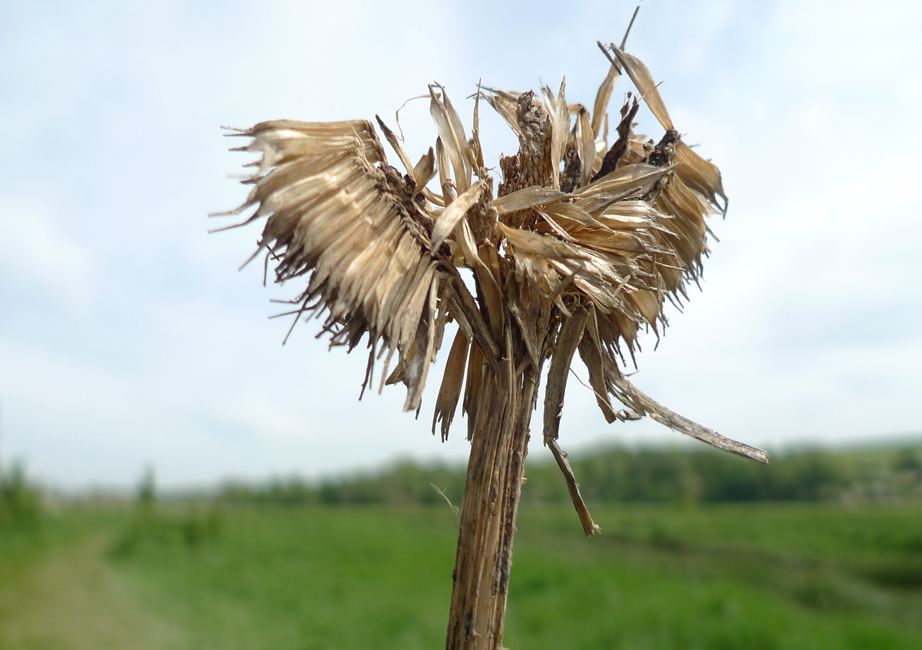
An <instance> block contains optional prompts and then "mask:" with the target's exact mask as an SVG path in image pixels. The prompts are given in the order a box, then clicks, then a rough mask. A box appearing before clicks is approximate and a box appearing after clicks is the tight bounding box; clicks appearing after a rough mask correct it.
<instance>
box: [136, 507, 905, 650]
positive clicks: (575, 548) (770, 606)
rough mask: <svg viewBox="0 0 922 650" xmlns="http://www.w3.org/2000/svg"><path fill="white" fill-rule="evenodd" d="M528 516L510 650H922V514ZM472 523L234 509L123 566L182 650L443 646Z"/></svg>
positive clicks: (520, 542) (635, 510)
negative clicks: (456, 571)
mask: <svg viewBox="0 0 922 650" xmlns="http://www.w3.org/2000/svg"><path fill="white" fill-rule="evenodd" d="M593 514H594V516H595V518H596V520H597V521H598V522H599V524H600V525H601V527H602V533H601V535H598V536H596V537H594V538H592V539H586V538H585V537H584V536H583V535H582V533H581V530H580V527H579V525H578V522H577V521H576V517H575V515H574V514H573V513H572V509H571V508H570V507H569V505H560V506H557V505H546V504H545V505H532V506H524V507H523V509H522V511H521V514H520V518H519V523H518V531H519V532H518V533H517V539H516V561H515V565H514V567H513V572H512V581H511V584H510V600H509V605H508V619H507V631H506V638H505V639H504V641H505V643H504V645H506V646H508V647H512V648H551V647H553V648H561V649H570V648H572V649H581V648H586V649H590V648H592V649H596V648H600V647H605V648H641V649H643V648H658V649H663V650H670V649H672V648H769V649H774V648H778V649H781V648H784V649H785V650H788V649H791V650H797V649H798V648H826V647H834V648H840V649H845V650H849V649H852V648H854V649H857V648H869V647H873V648H875V649H878V648H880V649H889V648H906V649H910V648H917V647H919V645H920V642H922V585H920V583H919V576H920V575H922V554H920V551H919V549H917V548H915V547H914V546H913V544H912V543H907V541H908V540H912V539H919V538H920V537H922V510H920V508H919V506H904V507H880V506H876V507H866V508H857V509H856V508H851V509H850V508H846V507H842V506H836V505H825V504H745V505H720V506H709V505H702V506H699V507H697V508H687V507H683V506H663V505H648V504H634V505H617V506H614V505H611V506H599V507H598V508H596V509H595V510H594V512H593ZM456 536H457V520H456V518H455V515H454V513H453V512H452V511H451V510H450V509H449V508H448V507H447V505H446V506H438V507H435V508H425V509H421V508H420V509H417V508H412V509H408V508H396V509H395V508H384V507H381V506H339V507H336V508H330V507H325V506H322V505H314V506H308V507H291V506H288V507H261V508H246V507H236V508H233V509H231V510H228V511H227V520H226V528H225V533H224V534H223V535H222V536H221V538H220V539H219V540H217V541H216V542H215V543H213V544H210V545H208V546H207V547H204V548H203V550H202V552H201V553H197V554H190V553H188V552H185V551H184V550H183V549H182V547H181V546H179V545H148V546H146V547H144V548H143V549H141V550H140V551H139V552H138V553H135V554H134V555H131V556H130V557H126V558H122V559H120V560H119V562H118V566H119V567H120V568H121V570H122V571H123V573H124V574H125V575H127V576H129V577H130V582H131V584H132V585H133V591H134V593H136V594H139V595H140V597H141V598H142V602H144V603H147V605H148V606H149V607H151V608H153V610H154V611H156V612H157V613H158V614H159V615H161V616H163V617H165V618H166V619H167V620H169V621H172V622H173V624H175V625H176V626H178V627H179V628H180V629H181V630H183V632H184V636H185V638H186V639H187V642H186V645H184V646H183V647H189V648H196V649H197V650H208V649H210V648H221V649H222V650H234V649H236V648H241V649H242V648H247V649H252V650H259V649H261V648H266V649H268V648H272V649H273V650H285V649H287V648H291V649H295V648H332V647H335V648H343V649H348V648H362V649H363V650H369V649H374V648H394V647H401V648H424V647H438V646H440V645H442V644H443V643H444V635H445V620H444V617H445V615H446V613H447V610H448V599H449V594H450V589H451V578H450V574H451V568H452V564H453V559H454V542H455V540H456Z"/></svg>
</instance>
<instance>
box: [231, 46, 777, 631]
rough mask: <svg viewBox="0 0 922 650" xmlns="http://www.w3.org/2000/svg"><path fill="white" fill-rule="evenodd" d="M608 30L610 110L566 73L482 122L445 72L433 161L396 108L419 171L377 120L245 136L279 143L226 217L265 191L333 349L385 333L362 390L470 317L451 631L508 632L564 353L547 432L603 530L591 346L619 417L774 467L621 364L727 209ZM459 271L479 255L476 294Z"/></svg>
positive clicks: (444, 386) (279, 274) (460, 358)
mask: <svg viewBox="0 0 922 650" xmlns="http://www.w3.org/2000/svg"><path fill="white" fill-rule="evenodd" d="M599 46H600V48H601V49H602V51H603V52H605V54H606V56H608V57H609V59H610V61H611V68H610V69H609V73H608V75H607V77H606V78H605V80H604V81H603V83H602V86H601V87H600V88H599V91H598V95H597V97H596V100H595V103H594V105H593V110H592V112H591V113H590V112H589V110H588V109H587V108H586V107H585V106H583V105H582V104H570V103H568V101H567V99H566V95H565V84H564V83H561V85H560V88H559V90H558V91H557V92H556V93H554V92H553V91H552V90H551V89H549V88H546V87H545V88H542V89H541V92H540V93H538V94H535V93H533V92H525V93H517V92H503V91H500V90H495V89H492V88H479V89H478V92H477V94H476V99H475V102H474V117H473V132H472V134H471V137H470V138H468V136H467V134H466V133H465V131H464V127H463V126H462V123H461V120H460V118H459V116H458V113H457V111H456V110H455V108H454V106H453V105H452V103H451V101H449V99H448V95H447V93H446V92H445V89H444V88H442V87H441V86H438V85H432V86H430V87H429V100H430V112H431V115H432V119H433V121H434V122H435V126H436V130H437V131H438V137H437V138H436V140H435V144H434V146H433V147H432V148H430V149H429V150H428V151H427V152H426V153H425V154H424V155H423V156H422V157H421V158H420V159H419V160H418V161H417V162H415V163H414V162H413V160H412V159H411V158H410V157H409V156H408V154H407V153H406V152H405V151H404V149H403V147H402V146H401V144H400V141H399V140H398V138H397V137H396V136H395V135H394V133H393V132H392V131H391V130H390V129H388V127H387V126H385V124H384V123H383V122H382V121H381V119H380V118H378V120H377V122H378V127H379V128H380V130H381V133H382V134H383V135H384V139H386V140H387V141H388V143H389V144H390V145H391V147H392V148H393V149H394V151H395V152H396V154H397V157H398V158H399V159H400V162H401V164H402V166H403V168H404V170H405V173H401V172H400V171H398V170H397V169H395V168H394V167H392V166H391V165H389V164H388V161H387V158H386V156H385V152H384V147H383V146H382V143H381V140H380V139H379V137H378V132H377V131H376V129H375V126H374V125H373V124H372V123H371V122H368V121H363V120H352V121H345V122H325V123H305V122H295V121H289V120H281V121H273V122H264V123H261V124H258V125H256V126H254V127H253V128H250V129H245V130H234V133H233V135H236V136H242V137H246V138H249V139H250V142H249V143H248V144H247V145H246V146H244V147H241V148H240V149H236V150H242V151H247V152H251V153H257V154H260V156H261V157H260V158H259V159H258V160H257V161H255V162H253V163H251V165H250V166H252V167H255V170H254V172H253V174H252V175H251V176H249V177H248V178H246V179H245V180H244V181H243V182H244V183H245V184H248V185H251V186H252V189H251V191H250V194H249V196H248V197H247V200H246V201H245V202H244V203H243V205H241V206H240V207H239V208H237V209H236V210H233V211H232V212H230V213H225V214H240V213H242V212H244V211H246V210H248V209H250V208H255V211H254V212H253V213H252V215H251V216H250V217H249V218H248V219H246V220H245V221H244V222H243V223H242V224H238V225H244V224H248V223H251V222H253V221H256V220H258V219H261V218H263V217H265V218H266V224H265V227H264V230H263V234H262V238H261V239H260V242H259V247H258V249H257V251H256V253H254V255H253V257H256V255H258V254H259V253H260V252H263V251H265V252H266V255H267V259H266V263H267V265H268V262H269V260H270V259H271V260H273V261H274V263H275V265H276V266H275V278H276V281H277V282H279V283H284V282H287V281H289V280H292V279H294V278H298V277H300V276H307V286H306V287H305V288H304V289H303V290H302V292H301V293H300V295H299V296H298V298H297V299H296V300H295V301H294V304H296V305H297V308H296V309H295V310H294V311H293V312H292V313H294V314H297V318H296V319H295V323H296V322H297V320H298V319H299V318H300V317H301V315H302V314H306V315H307V316H308V317H309V318H313V317H319V318H321V319H322V320H323V332H324V333H327V334H328V335H329V337H330V342H331V345H344V346H346V347H347V348H348V349H349V350H352V349H353V348H355V347H356V346H357V345H358V344H359V343H360V342H361V341H362V340H363V339H364V338H365V337H366V335H367V340H366V344H367V346H368V348H369V354H368V366H367V371H366V376H365V381H364V383H363V391H364V388H365V387H367V386H368V385H369V384H370V383H372V381H373V376H374V372H375V365H376V364H377V363H378V362H380V361H382V359H383V370H382V372H381V375H380V377H381V385H382V386H383V385H384V384H385V383H396V382H403V383H404V384H405V385H406V386H407V397H406V402H405V404H404V409H406V410H416V409H418V408H419V406H420V403H421V400H422V393H423V387H424V385H425V383H426V376H427V372H428V369H429V367H430V364H431V363H432V362H433V360H434V359H435V357H436V353H437V352H438V351H439V349H440V348H441V346H442V339H443V335H444V332H445V327H446V325H447V324H448V323H449V322H452V321H453V322H456V323H457V324H458V329H457V333H456V334H455V336H454V339H453V341H452V343H451V347H450V350H449V352H448V359H447V363H446V366H445V372H444V375H443V377H442V382H441V387H440V389H439V393H438V397H437V398H436V402H435V414H434V417H433V422H432V427H433V432H434V431H435V429H436V428H437V427H438V428H439V429H440V431H441V435H442V439H445V438H447V436H448V432H449V428H450V425H451V422H452V419H453V417H454V415H455V412H456V410H457V407H458V404H459V402H460V403H461V407H462V410H463V411H464V412H465V413H466V414H467V416H468V421H467V427H468V429H467V430H468V439H469V440H471V441H472V450H471V458H470V462H469V465H468V476H467V485H466V487H465V497H464V504H463V507H462V514H461V533H460V535H461V536H460V539H459V546H458V549H459V550H458V556H457V558H456V566H455V588H454V590H453V594H452V610H451V611H452V614H451V617H450V621H449V647H453V648H454V647H499V646H498V645H497V644H499V643H500V640H501V632H502V622H503V616H504V612H505V598H506V591H507V585H508V578H509V570H510V567H511V547H512V536H513V532H514V530H515V512H516V509H517V504H518V499H519V494H520V490H521V482H522V476H523V472H524V456H525V453H526V452H527V442H528V437H529V422H530V418H531V413H532V411H533V410H534V407H535V404H536V402H537V387H538V383H539V381H540V378H541V372H542V368H543V366H544V363H545V362H546V361H548V360H550V368H549V371H548V375H547V377H548V378H547V388H546V391H545V400H544V427H543V429H544V442H545V444H547V445H548V446H549V447H550V449H551V451H552V452H553V454H554V456H555V458H556V459H557V462H558V464H559V465H560V468H561V470H562V471H563V473H564V476H565V478H566V480H567V484H568V487H569V489H570V493H571V496H572V498H573V502H574V504H575V506H576V509H577V512H578V514H579V517H580V520H581V522H582V525H583V529H584V531H585V532H586V534H587V535H591V534H592V533H593V532H594V530H595V529H596V526H595V524H594V522H593V521H592V519H591V517H590V516H589V513H588V511H587V510H586V507H585V504H583V502H582V499H581V497H580V495H579V488H578V485H577V483H576V480H575V478H574V477H573V473H572V471H571V469H570V466H569V463H568V461H567V458H566V454H565V453H564V452H563V451H562V450H561V449H560V447H559V445H558V443H557V437H558V429H559V422H560V414H561V409H562V407H563V402H564V393H565V390H566V384H567V377H568V372H569V368H570V364H571V362H572V359H573V356H574V355H575V354H576V353H577V352H578V353H579V355H580V357H581V359H582V360H583V362H584V363H585V364H586V366H587V368H588V369H589V381H590V384H591V388H592V390H593V392H594V394H595V397H596V399H597V401H598V405H599V407H600V409H601V410H602V413H603V414H604V416H605V418H606V419H607V420H608V421H609V422H613V421H615V420H621V421H624V420H634V419H638V418H640V417H642V416H644V415H649V416H650V417H652V418H653V419H655V420H657V421H658V422H661V423H663V424H665V425H667V426H669V427H671V428H672V429H674V430H677V431H680V432H682V433H684V434H687V435H690V436H693V437H695V438H697V439H699V440H702V441H704V442H707V443H708V444H711V445H714V446H715V447H718V448H720V449H724V450H727V451H730V452H733V453H736V454H740V455H743V456H747V457H750V458H754V459H756V460H759V461H762V462H767V455H766V454H765V452H763V451H761V450H758V449H754V448H752V447H749V446H747V445H744V444H742V443H738V442H735V441H733V440H730V439H728V438H725V437H723V436H721V435H719V434H717V433H716V432H714V431H711V430H710V429H706V428H704V427H701V426H699V425H697V424H695V423H693V422H691V421H689V420H687V419H685V418H683V417H681V416H679V415H677V414H675V413H673V412H672V411H670V410H669V409H667V408H665V407H663V406H661V405H659V404H657V403H656V402H655V401H653V400H652V399H650V398H649V397H647V396H646V395H644V394H643V393H642V392H640V391H639V390H637V388H635V387H634V386H633V385H632V384H631V382H630V381H628V380H627V378H626V377H625V376H624V374H623V373H622V370H621V368H622V367H623V366H624V364H625V363H626V359H625V355H624V354H623V352H625V351H626V352H627V353H628V355H630V357H631V358H632V360H633V357H634V351H635V348H636V347H637V345H638V342H637V335H638V332H639V331H640V330H641V329H646V328H649V329H651V330H652V331H653V332H654V333H655V334H656V335H657V336H659V334H660V332H661V330H662V328H663V327H665V325H666V317H665V315H664V313H663V308H664V305H665V302H666V301H667V300H670V301H673V302H676V303H680V302H681V301H682V300H683V299H685V298H687V293H686V285H687V284H688V283H689V282H696V281H697V279H698V277H699V273H700V269H701V261H702V255H703V254H705V253H706V252H707V238H708V233H709V229H708V227H707V225H706V219H707V217H708V216H709V215H711V214H714V213H715V212H719V213H725V211H726V206H727V198H726V195H725V194H724V190H723V187H722V185H721V177H720V172H719V170H718V169H717V167H716V166H715V165H714V164H712V163H710V162H708V161H707V160H704V159H703V158H701V157H700V156H698V154H697V153H695V151H693V150H692V149H691V148H690V147H689V146H688V145H687V144H686V143H685V142H684V141H683V140H682V137H681V135H680V134H679V132H678V131H677V130H676V129H675V127H674V125H673V123H672V120H671V118H670V117H669V114H668V112H667V111H666V107H665V105H664V103H663V100H662V98H661V97H660V94H659V91H658V89H657V87H656V85H655V84H654V83H653V80H652V77H651V75H650V73H649V72H648V70H647V69H646V67H645V66H644V65H643V63H641V62H640V61H639V60H638V59H637V58H635V57H633V56H631V55H630V54H627V53H626V52H624V51H622V49H621V48H618V47H616V46H614V45H610V46H609V47H608V48H606V47H604V46H602V44H601V43H600V44H599ZM622 47H623V44H622ZM622 70H624V71H626V72H627V73H628V75H629V76H630V78H631V80H632V81H633V83H634V86H635V87H636V90H637V93H636V94H634V93H631V92H629V93H627V100H626V102H625V103H624V105H623V106H622V107H621V109H620V116H619V118H618V119H617V125H616V127H615V129H614V134H613V140H614V142H613V143H612V144H611V145H610V146H609V144H608V130H609V129H608V124H609V120H608V114H607V112H606V111H607V107H608V103H609V99H610V97H611V94H612V90H613V88H614V86H615V83H616V82H617V81H618V79H619V77H620V76H621V71H622ZM481 99H484V100H485V101H486V102H488V103H489V104H490V106H491V107H492V108H493V109H494V110H495V111H496V112H497V113H499V115H501V116H502V118H503V119H504V120H505V121H506V123H507V124H508V126H509V128H511V129H512V131H513V132H514V133H515V134H516V136H517V137H518V141H519V150H518V152H517V153H516V154H515V155H513V156H508V157H502V158H501V159H500V161H499V168H500V172H501V175H502V180H501V182H500V183H499V184H498V187H494V185H495V184H494V178H493V177H492V176H491V175H490V170H488V169H487V168H486V166H485V165H484V158H483V151H482V147H481V143H480V136H479V128H478V127H479V108H480V100H481ZM641 101H643V102H644V103H645V104H646V105H647V107H648V108H649V109H650V111H651V112H652V113H653V115H654V116H655V117H656V119H657V120H658V121H659V123H660V124H661V125H662V126H663V128H664V129H665V134H664V135H663V136H662V138H661V139H660V140H659V141H658V142H655V141H654V140H646V139H645V138H643V137H641V136H638V135H637V134H636V133H635V132H634V126H635V118H636V116H637V112H638V110H639V109H640V104H641ZM231 227H235V226H231ZM251 259H253V258H251ZM460 268H464V269H469V270H470V271H471V272H472V276H473V284H474V286H475V291H474V292H473V293H472V292H471V291H470V290H469V289H468V287H467V285H466V284H465V282H464V280H463V278H462V275H461V273H460V272H459V269H460ZM293 326H294V325H292V327H293ZM395 352H396V354H397V358H396V364H395V367H394V369H393V371H392V372H389V371H390V365H391V363H392V361H393V360H394V354H395ZM462 386H463V391H462ZM462 392H463V394H462ZM612 397H614V398H615V400H617V402H619V403H620V408H616V407H615V406H614V404H613V402H612V400H611V398H612ZM484 558H487V559H484Z"/></svg>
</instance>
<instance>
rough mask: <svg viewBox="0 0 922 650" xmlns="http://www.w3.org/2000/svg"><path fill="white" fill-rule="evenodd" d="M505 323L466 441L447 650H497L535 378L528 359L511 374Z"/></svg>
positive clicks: (518, 347) (520, 348)
mask: <svg viewBox="0 0 922 650" xmlns="http://www.w3.org/2000/svg"><path fill="white" fill-rule="evenodd" d="M507 327H508V328H509V329H507V331H506V350H507V355H506V359H504V361H503V364H502V366H501V367H502V368H503V370H502V371H501V372H499V373H496V374H492V373H491V376H490V377H489V378H485V381H484V382H483V384H482V389H481V391H480V393H481V398H482V399H487V400H489V402H490V405H491V406H490V409H489V410H490V412H489V413H488V414H487V415H486V419H485V421H484V426H482V427H480V428H479V429H478V430H475V432H474V435H473V439H472V441H471V456H470V460H469V461H468V467H467V481H466V483H465V487H464V500H463V503H462V507H461V525H460V531H459V533H458V551H457V555H456V557H455V570H454V571H453V572H452V580H453V583H454V584H453V588H452V595H451V611H450V613H449V622H448V639H447V643H446V648H448V650H462V649H463V650H498V649H500V648H502V638H503V625H504V623H505V617H506V596H507V593H508V590H509V572H510V569H511V567H512V542H513V537H514V535H515V519H516V513H517V512H518V505H519V497H520V495H521V490H522V478H523V475H524V472H525V455H526V454H527V451H528V438H529V424H530V421H531V413H532V410H533V409H534V399H535V391H536V390H537V381H538V376H539V374H538V370H537V369H535V368H534V367H533V366H532V365H531V364H524V365H525V366H526V368H525V369H524V370H521V371H516V366H517V363H516V362H517V360H518V359H517V357H520V354H515V353H509V352H508V351H510V350H511V349H515V350H517V351H524V347H523V346H522V345H515V344H513V342H512V329H511V325H507ZM486 372H489V371H488V370H486ZM469 417H473V416H472V415H469Z"/></svg>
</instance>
